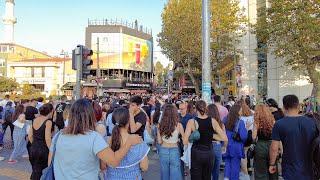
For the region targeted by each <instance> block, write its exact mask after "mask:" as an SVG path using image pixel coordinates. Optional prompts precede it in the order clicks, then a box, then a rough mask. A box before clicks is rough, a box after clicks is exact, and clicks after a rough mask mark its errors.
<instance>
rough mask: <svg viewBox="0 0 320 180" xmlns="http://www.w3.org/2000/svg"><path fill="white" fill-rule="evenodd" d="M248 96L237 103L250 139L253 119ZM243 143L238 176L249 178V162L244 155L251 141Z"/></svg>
mask: <svg viewBox="0 0 320 180" xmlns="http://www.w3.org/2000/svg"><path fill="white" fill-rule="evenodd" d="M247 101H248V98H246V100H240V101H239V102H238V103H239V105H240V106H241V110H242V115H241V116H240V119H241V120H242V121H243V122H244V124H245V127H246V129H247V132H248V138H250V139H251V140H252V131H253V124H254V119H253V111H252V110H251V109H250V107H249V105H248V103H250V99H249V102H247ZM247 142H248V141H247ZM247 142H246V143H245V145H244V146H245V147H244V155H245V157H244V158H242V159H241V172H240V176H241V177H242V178H243V179H250V176H249V173H248V162H249V163H250V160H248V159H247V157H246V155H247V151H248V149H249V146H250V145H251V144H250V143H251V142H248V143H247Z"/></svg>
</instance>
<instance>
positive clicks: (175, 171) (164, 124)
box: [157, 104, 184, 180]
mask: <svg viewBox="0 0 320 180" xmlns="http://www.w3.org/2000/svg"><path fill="white" fill-rule="evenodd" d="M179 120H180V119H179V114H178V110H177V108H176V106H175V105H172V104H167V105H165V106H164V110H163V115H162V119H161V122H160V124H159V131H158V132H157V135H158V143H159V144H160V146H159V157H160V167H161V180H182V174H181V163H180V156H181V155H180V151H179V147H178V142H179V135H181V136H182V137H184V129H183V127H182V124H181V123H180V122H179Z"/></svg>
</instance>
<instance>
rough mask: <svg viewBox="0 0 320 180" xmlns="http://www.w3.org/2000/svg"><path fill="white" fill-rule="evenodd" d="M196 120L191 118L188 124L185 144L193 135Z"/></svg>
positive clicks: (184, 139)
mask: <svg viewBox="0 0 320 180" xmlns="http://www.w3.org/2000/svg"><path fill="white" fill-rule="evenodd" d="M194 125H195V124H194V120H189V121H188V124H187V128H186V131H185V133H184V138H183V144H184V145H187V144H188V142H189V136H190V135H191V133H192V131H194V130H195V129H194Z"/></svg>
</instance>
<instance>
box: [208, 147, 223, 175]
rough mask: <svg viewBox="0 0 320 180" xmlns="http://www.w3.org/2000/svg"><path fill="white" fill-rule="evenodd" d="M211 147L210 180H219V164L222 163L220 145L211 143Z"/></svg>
mask: <svg viewBox="0 0 320 180" xmlns="http://www.w3.org/2000/svg"><path fill="white" fill-rule="evenodd" d="M212 147H213V156H214V164H213V168H212V171H211V175H212V180H219V174H220V164H221V161H222V152H221V147H222V145H221V143H220V142H212Z"/></svg>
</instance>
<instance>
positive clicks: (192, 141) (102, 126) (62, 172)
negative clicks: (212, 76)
mask: <svg viewBox="0 0 320 180" xmlns="http://www.w3.org/2000/svg"><path fill="white" fill-rule="evenodd" d="M212 101H213V102H214V103H212V104H207V103H206V102H205V101H203V100H201V99H200V98H198V97H193V98H190V97H185V96H175V97H174V98H168V96H163V95H161V94H140V95H121V96H115V95H114V96H108V97H106V98H103V99H100V100H99V99H87V98H84V99H79V100H76V101H68V100H67V97H66V96H62V97H61V99H59V100H57V101H50V102H47V103H45V101H44V100H43V98H37V99H31V100H27V99H22V100H20V101H19V102H13V101H12V100H10V96H9V95H6V97H5V99H3V100H2V101H0V119H1V120H2V131H1V133H0V145H1V146H3V145H4V142H3V141H4V140H3V136H4V134H5V131H6V130H7V127H8V126H9V127H10V130H11V139H12V141H13V144H14V148H13V151H12V153H11V155H10V157H9V158H8V160H7V162H8V163H10V164H15V163H17V162H18V160H19V158H29V161H30V164H31V166H32V174H31V177H30V179H32V180H39V179H40V178H41V176H42V175H43V170H44V169H45V168H47V167H48V166H49V165H50V164H52V165H53V168H54V175H55V178H56V179H59V180H60V179H63V180H65V179H66V180H68V179H70V180H71V179H79V180H81V179H83V180H87V179H107V180H109V179H110V180H118V179H119V180H120V179H121V180H123V179H126V180H136V179H142V178H143V177H142V172H145V171H148V166H149V161H148V154H149V152H150V150H151V151H154V152H155V153H157V154H158V155H159V163H160V175H161V177H160V178H161V180H182V179H185V177H187V176H190V177H191V179H192V180H210V179H212V180H218V179H221V178H222V177H220V176H222V174H223V176H224V177H223V178H224V179H229V180H238V179H243V180H249V179H250V177H254V179H257V180H270V179H279V178H280V177H282V178H283V179H288V180H291V179H303V180H315V179H317V178H318V179H319V178H320V177H319V169H320V164H319V163H320V139H319V138H320V136H319V124H320V118H319V117H320V116H319V115H318V113H316V112H313V113H303V112H301V108H300V107H301V106H300V104H299V99H298V98H297V97H296V96H295V95H287V96H285V97H284V98H283V102H282V104H283V108H280V107H279V106H278V103H277V102H276V101H275V100H274V99H266V100H265V101H264V102H260V103H256V102H254V103H253V101H252V99H250V97H248V96H247V97H243V98H240V99H239V100H237V101H236V100H234V99H230V101H229V102H228V103H224V102H222V101H221V97H220V96H219V95H215V96H213V98H212ZM0 153H1V152H0ZM0 160H4V157H1V159H0ZM221 169H223V173H222V172H221Z"/></svg>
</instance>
